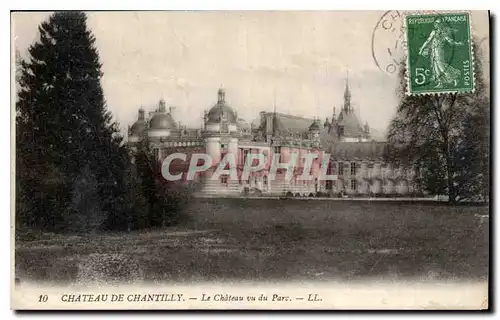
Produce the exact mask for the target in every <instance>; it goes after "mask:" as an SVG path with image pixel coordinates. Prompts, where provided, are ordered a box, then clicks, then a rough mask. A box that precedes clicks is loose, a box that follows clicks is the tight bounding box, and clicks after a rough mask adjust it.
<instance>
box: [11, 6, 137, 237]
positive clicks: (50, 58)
mask: <svg viewBox="0 0 500 320" xmlns="http://www.w3.org/2000/svg"><path fill="white" fill-rule="evenodd" d="M39 32H40V39H39V40H38V41H37V42H36V43H34V44H33V45H32V46H31V47H30V48H29V49H28V53H29V56H28V57H27V59H26V60H24V61H22V62H21V76H20V78H19V93H18V101H17V103H16V108H17V116H16V139H17V140H16V178H17V183H16V187H17V190H16V195H17V197H16V200H17V201H16V202H17V210H18V214H17V215H16V216H17V217H19V222H20V223H22V224H25V225H28V226H37V227H39V228H41V229H43V230H46V229H58V228H60V227H61V226H63V225H65V223H64V220H65V219H67V218H68V214H70V213H73V214H78V213H75V212H74V210H70V209H69V208H71V207H72V208H75V207H79V206H78V205H76V206H75V204H74V199H75V197H74V192H73V187H74V186H75V183H76V184H78V183H77V181H78V180H79V179H80V177H81V176H82V173H81V171H82V169H83V168H88V170H89V172H91V175H92V176H93V177H95V180H96V185H97V196H98V198H99V205H100V212H101V213H102V214H103V215H105V216H108V215H113V216H115V217H116V216H120V213H119V212H120V211H121V210H122V207H123V205H122V204H123V197H124V195H125V193H126V188H125V181H124V174H123V170H124V168H125V167H126V166H127V163H128V156H127V153H126V149H125V148H124V147H123V144H122V138H121V137H120V136H119V135H118V130H117V126H116V124H115V123H113V120H112V117H111V114H110V113H109V111H108V110H107V107H106V104H105V100H104V95H103V90H102V87H101V82H100V81H101V77H102V73H101V64H100V62H99V56H98V52H97V49H96V47H95V38H94V36H93V35H92V33H91V31H90V30H88V28H87V16H86V15H85V14H84V13H82V12H57V13H55V14H53V15H51V16H50V17H49V19H48V20H47V21H45V22H43V23H42V24H41V25H40V26H39ZM86 170H87V169H86ZM84 189H85V188H84ZM83 198H85V197H83ZM72 199H73V201H72ZM70 220H71V219H70Z"/></svg>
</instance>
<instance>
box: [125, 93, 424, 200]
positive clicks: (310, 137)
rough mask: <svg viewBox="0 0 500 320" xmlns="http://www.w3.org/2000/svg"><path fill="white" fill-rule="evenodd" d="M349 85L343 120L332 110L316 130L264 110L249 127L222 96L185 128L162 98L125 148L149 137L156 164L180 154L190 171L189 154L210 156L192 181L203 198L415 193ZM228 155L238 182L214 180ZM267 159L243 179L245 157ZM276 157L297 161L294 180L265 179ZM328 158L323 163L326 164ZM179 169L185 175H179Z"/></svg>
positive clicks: (310, 122)
mask: <svg viewBox="0 0 500 320" xmlns="http://www.w3.org/2000/svg"><path fill="white" fill-rule="evenodd" d="M350 98H351V94H350V90H349V87H348V84H346V89H345V93H344V103H343V105H342V109H341V111H340V114H339V115H338V116H336V114H335V109H334V114H333V117H332V120H331V121H328V120H327V121H325V123H324V124H323V125H320V122H319V120H318V119H310V118H302V117H296V116H293V115H288V114H281V113H277V112H261V113H260V122H259V125H257V126H255V125H249V124H248V123H247V122H246V121H244V120H243V119H241V118H238V116H237V113H236V112H235V111H234V109H233V108H231V107H230V106H229V105H227V103H226V101H225V91H224V90H223V89H220V90H219V91H218V93H217V103H215V104H214V105H213V106H212V107H211V108H210V109H209V110H208V111H206V112H205V117H204V126H203V128H200V129H190V128H186V127H185V126H182V125H181V124H179V123H176V122H175V121H174V119H173V115H172V110H171V109H169V110H168V111H167V110H166V106H165V102H164V101H163V100H160V102H159V104H158V109H157V110H155V111H154V112H151V113H149V117H148V118H146V117H145V113H144V110H143V109H142V108H141V109H140V110H139V114H138V120H137V121H136V122H135V123H134V124H133V125H132V126H131V127H129V136H128V142H129V144H130V145H131V147H132V149H134V148H135V147H136V146H137V143H139V142H140V141H141V140H143V139H145V138H147V141H148V143H149V144H150V146H151V148H152V149H153V150H154V152H155V154H156V156H157V158H158V160H159V161H162V160H163V159H165V158H166V157H167V156H168V155H169V154H172V153H175V152H182V153H185V154H187V159H186V160H185V161H184V162H183V163H182V164H180V165H178V167H179V168H184V170H187V167H188V164H189V162H190V159H189V158H190V156H191V155H192V154H194V153H206V154H208V155H210V157H211V159H212V163H211V165H210V168H209V169H208V170H206V171H205V172H203V173H200V174H198V175H196V176H195V182H197V183H199V184H200V185H201V186H202V188H201V192H202V193H204V194H207V195H219V196H238V195H245V194H247V195H252V194H259V195H260V194H262V195H277V196H283V195H289V196H290V195H293V196H315V195H318V194H320V195H339V194H340V195H360V196H361V195H384V194H385V195H387V194H391V195H401V196H405V195H407V194H409V193H412V192H415V191H416V187H415V184H414V183H413V181H414V178H415V172H413V171H412V170H403V169H401V168H394V167H393V166H391V165H390V164H388V163H385V162H384V160H383V152H384V148H385V142H379V141H374V140H372V139H371V137H370V130H369V126H368V124H365V125H364V126H362V125H361V124H360V122H359V120H358V119H357V117H356V115H355V113H354V110H353V108H352V106H351V103H350ZM228 153H231V154H233V155H234V156H235V160H236V168H237V170H236V171H237V176H238V179H231V177H229V176H227V175H221V176H220V177H218V178H217V179H212V177H214V172H215V171H216V168H217V167H218V166H219V164H220V163H221V161H222V159H224V157H225V156H226V155H227V154H228ZM254 153H259V154H262V155H263V156H264V159H265V166H264V168H263V169H262V170H259V171H258V172H252V173H251V174H250V175H249V176H248V178H244V177H243V168H244V165H245V159H247V156H248V155H249V154H254ZM310 153H315V154H317V157H318V158H317V159H315V160H314V161H313V163H312V165H311V170H310V175H311V176H312V177H311V179H310V180H301V179H300V178H299V177H300V176H301V175H302V173H303V171H304V166H305V164H306V157H307V155H308V154H310ZM274 155H277V156H279V163H284V162H288V161H290V159H291V157H292V156H296V157H297V163H296V166H295V169H294V170H293V172H292V173H291V178H290V179H288V178H287V172H286V170H278V172H277V174H276V176H275V178H274V179H270V177H269V174H270V167H271V163H272V161H273V156H274ZM327 155H329V159H327V161H326V162H325V161H324V160H325V159H324V158H325V157H326V156H327ZM325 163H327V168H326V173H327V174H328V175H337V179H336V180H333V181H324V180H322V179H321V169H322V166H323V165H325ZM181 171H182V170H181Z"/></svg>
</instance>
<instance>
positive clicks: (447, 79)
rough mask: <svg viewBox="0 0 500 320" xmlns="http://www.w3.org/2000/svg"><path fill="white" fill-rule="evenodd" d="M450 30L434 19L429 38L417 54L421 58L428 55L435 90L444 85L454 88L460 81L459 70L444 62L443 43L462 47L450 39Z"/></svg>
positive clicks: (459, 43)
mask: <svg viewBox="0 0 500 320" xmlns="http://www.w3.org/2000/svg"><path fill="white" fill-rule="evenodd" d="M452 30H453V29H451V28H449V27H447V26H445V25H443V22H442V21H441V19H439V18H438V19H436V21H435V22H434V29H433V30H432V32H431V33H430V34H429V37H428V38H427V40H426V41H425V42H424V44H423V45H422V47H420V50H419V52H418V53H419V54H420V55H422V56H426V55H429V58H430V62H431V67H432V72H433V74H432V80H433V81H435V82H437V84H436V86H435V87H436V88H440V87H442V86H443V82H444V83H445V84H451V83H453V85H454V86H455V87H456V86H457V85H458V80H459V79H460V70H458V69H456V68H454V67H452V66H451V65H449V64H448V63H446V62H445V61H444V59H445V55H444V50H445V49H444V47H445V43H446V42H447V43H449V44H450V45H457V46H459V45H462V44H463V43H462V42H457V41H455V40H453V39H452V38H451V33H452Z"/></svg>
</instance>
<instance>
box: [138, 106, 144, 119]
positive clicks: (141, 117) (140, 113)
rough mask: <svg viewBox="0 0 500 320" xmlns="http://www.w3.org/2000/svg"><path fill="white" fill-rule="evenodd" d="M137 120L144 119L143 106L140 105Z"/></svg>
mask: <svg viewBox="0 0 500 320" xmlns="http://www.w3.org/2000/svg"><path fill="white" fill-rule="evenodd" d="M138 119H139V120H144V108H143V107H142V105H141V107H140V108H139V117H138Z"/></svg>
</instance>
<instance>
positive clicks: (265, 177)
mask: <svg viewBox="0 0 500 320" xmlns="http://www.w3.org/2000/svg"><path fill="white" fill-rule="evenodd" d="M262 179H263V180H264V185H265V186H267V176H264V177H262Z"/></svg>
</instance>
